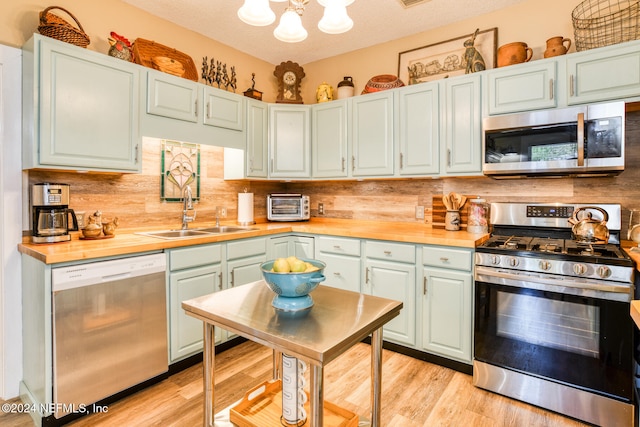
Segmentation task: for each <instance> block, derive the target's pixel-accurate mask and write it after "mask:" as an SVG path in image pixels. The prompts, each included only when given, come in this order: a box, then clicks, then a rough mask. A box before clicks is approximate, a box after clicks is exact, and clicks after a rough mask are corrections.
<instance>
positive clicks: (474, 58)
mask: <svg viewBox="0 0 640 427" xmlns="http://www.w3.org/2000/svg"><path fill="white" fill-rule="evenodd" d="M479 31H480V28H478V29H476V31H475V32H474V33H473V35H472V36H471V38H470V39H468V40H465V42H464V47H465V48H466V49H465V51H464V61H465V64H466V67H465V71H464V72H465V74H470V73H477V72H478V71H484V70H485V69H486V68H487V67H486V65H485V63H484V58H482V55H481V54H480V52H479V51H478V49H476V48H475V46H474V43H475V41H476V36H477V35H478V32H479Z"/></svg>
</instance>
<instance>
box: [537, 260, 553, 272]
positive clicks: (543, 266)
mask: <svg viewBox="0 0 640 427" xmlns="http://www.w3.org/2000/svg"><path fill="white" fill-rule="evenodd" d="M538 267H539V268H540V270H544V271H547V270H550V269H551V262H549V261H547V260H546V259H543V260H542V261H540V262H539V263H538Z"/></svg>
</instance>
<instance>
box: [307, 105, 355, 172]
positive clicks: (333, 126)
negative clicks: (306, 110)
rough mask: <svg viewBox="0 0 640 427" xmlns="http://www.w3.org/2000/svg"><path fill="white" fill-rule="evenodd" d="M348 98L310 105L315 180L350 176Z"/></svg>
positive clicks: (312, 169)
mask: <svg viewBox="0 0 640 427" xmlns="http://www.w3.org/2000/svg"><path fill="white" fill-rule="evenodd" d="M348 101H349V100H348V99H342V100H340V99H339V100H336V101H331V102H323V103H320V104H314V105H313V106H311V148H312V168H311V171H312V172H311V173H312V176H313V177H314V178H346V177H347V176H348V175H349V169H348V165H349V161H348V159H349V157H348V156H349V132H348V131H349V126H348V124H349V115H348V113H349V112H348V110H349V103H348Z"/></svg>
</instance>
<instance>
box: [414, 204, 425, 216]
mask: <svg viewBox="0 0 640 427" xmlns="http://www.w3.org/2000/svg"><path fill="white" fill-rule="evenodd" d="M416 219H424V206H416Z"/></svg>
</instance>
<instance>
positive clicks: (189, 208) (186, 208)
mask: <svg viewBox="0 0 640 427" xmlns="http://www.w3.org/2000/svg"><path fill="white" fill-rule="evenodd" d="M189 212H192V214H191V215H189ZM194 219H196V210H195V208H194V207H193V196H192V194H191V187H190V186H189V185H186V186H185V187H184V190H183V191H182V229H183V230H186V229H187V227H188V224H189V223H190V222H191V221H193V220H194Z"/></svg>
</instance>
